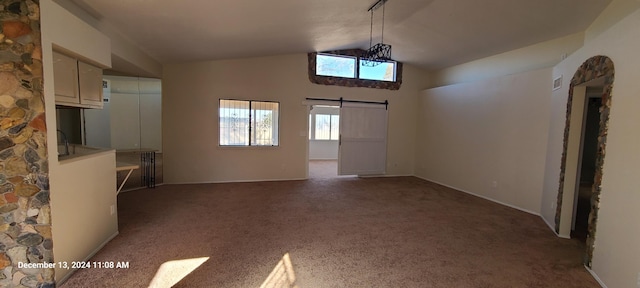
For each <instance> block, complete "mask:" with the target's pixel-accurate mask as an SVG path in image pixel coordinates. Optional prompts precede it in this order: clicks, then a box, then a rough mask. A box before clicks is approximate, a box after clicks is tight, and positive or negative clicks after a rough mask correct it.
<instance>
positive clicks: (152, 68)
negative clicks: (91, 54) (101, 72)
mask: <svg viewBox="0 0 640 288" xmlns="http://www.w3.org/2000/svg"><path fill="white" fill-rule="evenodd" d="M54 2H56V3H57V4H58V5H60V6H61V7H64V9H66V10H68V11H70V14H73V15H74V16H75V17H74V18H76V17H77V18H78V19H79V20H81V21H83V22H84V23H87V24H89V25H91V26H92V27H93V28H95V29H97V30H99V31H100V32H101V33H103V34H105V35H107V36H108V37H109V39H110V40H111V44H110V46H109V47H110V50H111V53H113V55H112V56H113V68H114V69H115V70H116V71H118V72H123V73H127V74H128V75H131V76H142V77H160V76H161V75H162V65H161V64H160V63H159V62H158V61H157V60H155V59H153V58H152V57H150V56H149V55H147V54H146V53H144V52H143V51H141V50H140V48H138V46H136V45H135V44H134V43H133V41H131V40H129V39H128V38H127V37H125V36H124V35H123V34H122V33H121V32H120V31H118V30H117V29H115V28H114V27H113V25H111V24H110V23H107V22H104V21H102V20H98V19H96V18H94V17H93V16H92V15H90V14H88V13H87V12H86V11H85V10H83V9H82V8H81V7H79V6H78V3H80V5H82V1H73V0H54ZM71 35H77V34H71ZM85 40H87V41H89V40H88V39H85ZM109 66H111V65H109Z"/></svg>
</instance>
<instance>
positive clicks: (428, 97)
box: [415, 69, 551, 214]
mask: <svg viewBox="0 0 640 288" xmlns="http://www.w3.org/2000/svg"><path fill="white" fill-rule="evenodd" d="M550 89H551V69H540V70H535V71H530V72H525V73H519V74H515V75H509V76H503V77H498V78H493V79H490V80H483V81H477V82H470V83H461V84H455V85H450V86H444V87H438V88H433V89H428V90H425V91H423V92H422V95H421V96H420V101H419V106H418V110H419V111H418V115H419V116H418V130H417V131H418V132H417V135H418V136H417V147H418V149H417V151H416V169H415V171H416V176H418V177H421V178H424V179H428V180H431V181H433V182H437V183H442V184H445V185H447V186H451V187H454V188H456V189H459V190H462V191H467V192H470V193H473V194H476V195H478V196H481V197H485V198H489V199H491V200H494V201H497V202H501V203H504V204H507V205H510V206H513V207H516V208H518V209H522V210H525V211H529V212H531V213H534V214H537V213H539V211H540V199H541V192H542V179H543V171H544V170H543V169H544V155H545V153H546V143H547V128H548V123H549V122H548V121H549V120H548V119H549V117H548V115H549V99H548V97H549V93H550V92H549V91H550Z"/></svg>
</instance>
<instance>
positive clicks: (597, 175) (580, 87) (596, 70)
mask: <svg viewBox="0 0 640 288" xmlns="http://www.w3.org/2000/svg"><path fill="white" fill-rule="evenodd" d="M613 81H614V65H613V61H611V59H610V58H609V57H606V56H594V57H591V58H589V59H587V60H586V61H585V62H584V63H582V65H581V66H580V67H579V68H578V70H577V71H576V72H575V74H574V75H573V78H572V79H571V83H570V87H569V95H568V98H567V110H566V111H567V113H566V122H565V123H566V124H565V130H564V139H563V150H562V159H561V165H560V177H559V179H560V181H559V182H560V183H559V185H558V200H557V206H556V217H555V230H556V233H558V234H560V235H570V234H571V230H575V229H572V228H575V225H572V224H577V223H576V222H577V221H575V220H577V219H578V218H577V217H576V215H577V214H578V206H580V205H581V204H580V201H579V200H580V199H579V198H580V186H581V185H580V184H581V182H582V179H581V178H582V177H581V173H582V172H581V169H582V165H581V164H582V162H587V160H585V159H584V157H582V153H583V152H584V151H583V150H584V149H583V148H584V145H583V140H584V138H585V135H584V134H585V133H584V132H585V131H584V130H583V128H585V127H586V125H583V123H584V122H583V121H584V117H583V116H585V114H589V112H588V109H589V107H585V106H588V101H589V100H588V97H587V89H588V88H589V87H592V88H591V89H594V90H595V89H598V90H599V89H601V90H600V91H599V94H600V97H599V98H597V100H594V102H599V104H600V105H599V109H598V110H599V114H600V115H599V117H598V125H597V130H598V131H597V138H596V141H597V143H596V154H595V161H591V160H589V162H592V163H594V164H595V165H594V168H593V170H594V171H593V177H592V178H591V179H593V184H592V185H591V188H590V195H589V194H588V195H587V196H588V198H589V201H588V202H586V199H585V200H583V201H582V203H583V204H582V205H585V204H584V203H588V205H589V208H586V207H584V209H581V210H584V211H585V212H586V210H588V211H589V212H588V218H587V223H586V236H585V237H586V240H585V243H586V252H585V255H584V257H583V261H584V264H585V266H587V267H589V268H590V267H591V260H592V257H593V249H594V247H595V246H594V243H595V237H596V226H597V220H598V209H599V207H600V193H601V189H602V170H603V165H604V158H605V152H606V144H607V134H608V123H609V113H610V110H611V99H612V93H611V91H612V89H613ZM595 87H598V88H595ZM600 87H602V88H600ZM598 90H595V91H596V92H598ZM596 97H597V96H596ZM595 105H596V104H595V103H594V106H595ZM592 117H593V116H592ZM594 122H595V120H594ZM593 126H595V124H592V129H594V130H595V127H593ZM581 159H582V160H583V161H582V162H581ZM585 164H588V163H585ZM586 170H588V169H586ZM585 173H586V172H585ZM585 178H586V177H585ZM587 183H589V182H587ZM586 185H588V184H586ZM565 191H566V192H567V193H564V192H565ZM576 194H577V195H576ZM583 198H584V197H583ZM585 212H581V213H582V214H585ZM582 217H584V216H582ZM580 221H583V220H582V219H581V220H580ZM581 225H582V224H581Z"/></svg>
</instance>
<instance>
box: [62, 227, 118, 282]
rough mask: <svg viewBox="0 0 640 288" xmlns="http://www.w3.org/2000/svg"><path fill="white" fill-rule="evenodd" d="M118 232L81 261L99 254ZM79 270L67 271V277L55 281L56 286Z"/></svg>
mask: <svg viewBox="0 0 640 288" xmlns="http://www.w3.org/2000/svg"><path fill="white" fill-rule="evenodd" d="M119 233H120V232H119V231H116V233H114V234H113V235H111V236H109V238H107V240H105V241H104V242H102V243H101V244H100V245H99V246H98V247H97V248H96V249H94V250H93V251H91V253H89V256H87V257H85V258H84V259H83V260H82V261H89V260H90V259H91V257H93V256H95V255H96V254H98V252H100V250H102V248H104V246H106V245H107V243H109V241H111V240H113V238H116V236H118V234H119ZM78 270H79V269H78V268H76V269H71V270H70V271H69V273H67V275H64V277H62V279H60V281H56V286H58V287H59V286H60V285H62V284H64V282H67V280H69V277H71V275H73V274H74V273H76V271H78Z"/></svg>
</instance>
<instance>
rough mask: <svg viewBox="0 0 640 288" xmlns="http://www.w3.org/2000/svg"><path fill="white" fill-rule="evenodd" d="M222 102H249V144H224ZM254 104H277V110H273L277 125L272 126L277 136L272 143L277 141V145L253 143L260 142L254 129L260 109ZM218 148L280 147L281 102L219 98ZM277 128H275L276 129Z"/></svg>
mask: <svg viewBox="0 0 640 288" xmlns="http://www.w3.org/2000/svg"><path fill="white" fill-rule="evenodd" d="M222 101H240V102H248V104H249V108H248V113H247V114H248V116H249V117H248V126H247V129H248V130H247V137H248V141H247V142H248V143H247V144H222V143H221V141H222V137H221V132H222V131H221V128H222V127H220V124H221V121H220V120H221V113H220V109H222V108H223V107H222ZM253 103H275V104H276V110H272V111H275V114H276V115H275V117H274V119H275V121H274V122H276V123H275V124H276V125H273V123H272V124H271V129H272V133H273V134H275V136H273V137H272V141H274V140H275V143H276V144H271V145H260V144H254V143H253V142H255V143H257V142H258V140H257V139H255V137H256V136H255V135H256V133H257V132H256V131H254V127H255V123H253V122H255V119H254V114H255V113H256V111H257V110H259V109H255V108H254V107H255V106H253ZM217 113H218V147H223V148H234V147H243V148H246V147H279V146H280V102H279V101H271V100H246V99H231V98H219V99H218V111H217ZM274 126H275V127H274Z"/></svg>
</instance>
